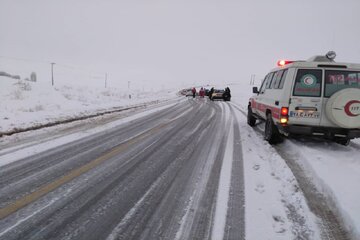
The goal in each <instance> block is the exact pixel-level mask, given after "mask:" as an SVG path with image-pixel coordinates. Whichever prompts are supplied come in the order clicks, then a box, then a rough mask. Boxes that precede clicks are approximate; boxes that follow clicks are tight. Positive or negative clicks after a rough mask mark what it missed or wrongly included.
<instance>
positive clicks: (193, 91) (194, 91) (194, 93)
mask: <svg viewBox="0 0 360 240" xmlns="http://www.w3.org/2000/svg"><path fill="white" fill-rule="evenodd" d="M191 92H192V94H193V98H195V95H196V88H194V87H193V89H192V90H191Z"/></svg>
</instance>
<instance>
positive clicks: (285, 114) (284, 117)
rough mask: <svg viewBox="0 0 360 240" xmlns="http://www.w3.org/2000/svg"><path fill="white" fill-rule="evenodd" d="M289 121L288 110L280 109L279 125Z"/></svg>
mask: <svg viewBox="0 0 360 240" xmlns="http://www.w3.org/2000/svg"><path fill="white" fill-rule="evenodd" d="M288 120H289V108H287V107H282V108H281V116H280V123H281V124H286V123H287V122H288Z"/></svg>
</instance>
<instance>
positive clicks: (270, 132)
mask: <svg viewBox="0 0 360 240" xmlns="http://www.w3.org/2000/svg"><path fill="white" fill-rule="evenodd" d="M264 135H265V140H266V141H268V142H269V143H270V144H276V143H279V142H281V140H282V138H281V136H280V133H279V130H278V129H277V127H276V126H275V125H274V122H273V120H272V117H271V114H270V113H268V114H267V115H266V122H265V133H264Z"/></svg>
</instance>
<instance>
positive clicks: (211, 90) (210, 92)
mask: <svg viewBox="0 0 360 240" xmlns="http://www.w3.org/2000/svg"><path fill="white" fill-rule="evenodd" d="M213 93H214V88H213V87H212V88H211V89H210V91H209V99H210V100H212V98H211V97H212V94H213Z"/></svg>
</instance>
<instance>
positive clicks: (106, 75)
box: [105, 73, 107, 88]
mask: <svg viewBox="0 0 360 240" xmlns="http://www.w3.org/2000/svg"><path fill="white" fill-rule="evenodd" d="M106 87H107V73H105V88H106Z"/></svg>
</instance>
